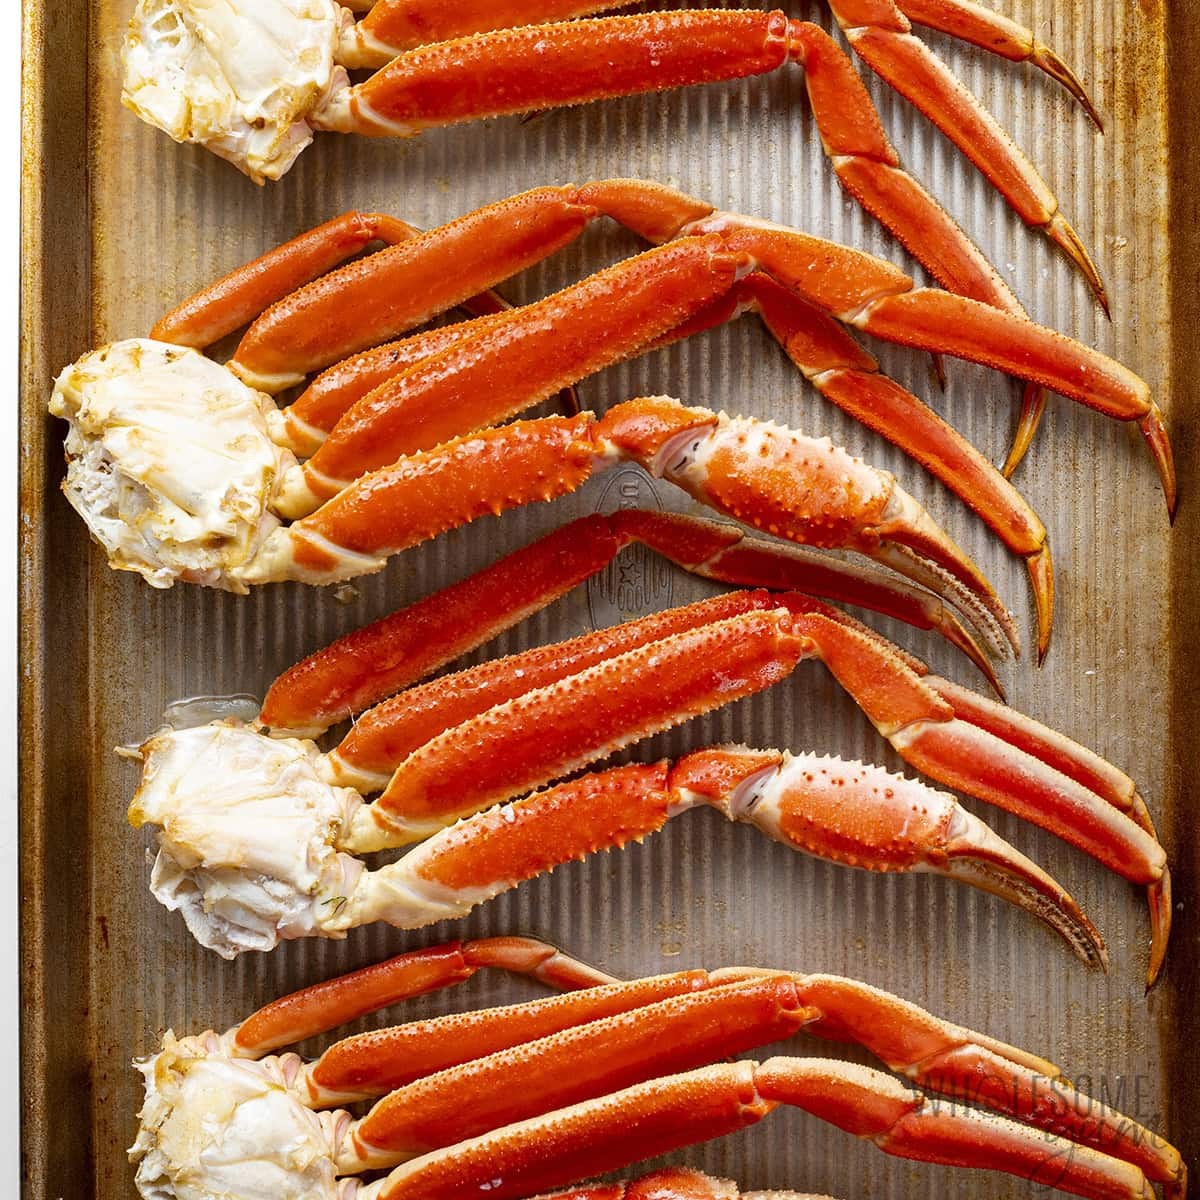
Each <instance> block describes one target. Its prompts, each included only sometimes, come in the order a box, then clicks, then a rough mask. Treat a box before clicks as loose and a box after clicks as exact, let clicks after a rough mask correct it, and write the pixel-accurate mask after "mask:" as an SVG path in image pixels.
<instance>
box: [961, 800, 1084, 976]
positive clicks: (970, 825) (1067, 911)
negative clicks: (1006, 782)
mask: <svg viewBox="0 0 1200 1200" xmlns="http://www.w3.org/2000/svg"><path fill="white" fill-rule="evenodd" d="M956 823H957V827H956V829H955V831H954V835H953V837H952V839H951V842H950V843H949V844H948V845H947V847H946V851H947V857H946V860H945V866H944V867H943V868H941V869H942V870H943V872H944V873H945V874H947V875H950V876H951V877H953V878H955V879H958V880H960V881H962V882H963V883H969V884H971V885H972V886H973V887H977V888H980V889H981V890H982V891H985V892H991V893H992V895H994V896H999V897H1000V898H1001V899H1003V900H1007V901H1008V902H1009V903H1010V904H1015V905H1016V906H1017V907H1018V908H1022V909H1024V910H1025V911H1026V912H1027V913H1029V914H1030V915H1031V916H1034V917H1037V919H1038V920H1039V921H1041V922H1043V923H1044V924H1045V925H1047V926H1049V927H1050V928H1051V929H1052V930H1054V932H1055V933H1057V934H1058V935H1059V936H1060V937H1061V938H1062V939H1063V940H1064V941H1065V942H1066V943H1067V944H1068V945H1069V946H1070V947H1071V949H1072V950H1074V951H1075V953H1076V955H1077V956H1078V957H1079V958H1080V959H1082V961H1083V962H1085V963H1087V965H1088V966H1089V967H1099V968H1100V969H1101V970H1103V971H1107V970H1108V948H1107V947H1106V946H1105V944H1104V939H1103V938H1102V937H1101V936H1100V933H1099V931H1098V930H1097V929H1096V927H1095V926H1094V925H1093V924H1092V923H1091V921H1089V920H1088V918H1087V915H1086V914H1085V913H1084V911H1083V910H1082V909H1081V908H1080V907H1079V905H1078V904H1077V903H1076V901H1075V898H1074V897H1073V896H1072V895H1071V894H1070V893H1069V892H1068V891H1067V890H1066V889H1065V888H1064V887H1062V885H1061V884H1059V883H1057V882H1056V881H1055V880H1054V879H1052V878H1051V877H1050V876H1049V875H1048V874H1046V872H1045V871H1043V870H1042V868H1041V867H1039V866H1038V865H1037V863H1035V862H1033V861H1032V860H1031V859H1029V858H1026V857H1025V855H1024V854H1022V853H1021V852H1020V851H1019V850H1018V849H1016V847H1015V846H1011V845H1009V843H1008V842H1006V841H1005V840H1004V839H1003V838H1001V837H999V836H998V835H997V834H996V832H995V831H994V830H993V829H991V828H989V827H988V826H987V825H985V824H984V823H983V822H982V821H980V820H979V819H978V817H975V816H974V815H972V814H970V813H968V812H967V811H966V810H965V809H959V810H958V812H957V813H956Z"/></svg>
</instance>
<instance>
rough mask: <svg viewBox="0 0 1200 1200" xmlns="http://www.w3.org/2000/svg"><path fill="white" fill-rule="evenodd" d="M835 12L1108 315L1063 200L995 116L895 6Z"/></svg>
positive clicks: (870, 60) (862, 5)
mask: <svg viewBox="0 0 1200 1200" xmlns="http://www.w3.org/2000/svg"><path fill="white" fill-rule="evenodd" d="M829 8H830V11H831V12H832V13H833V15H834V17H835V18H836V19H837V22H838V24H839V25H840V26H841V28H842V32H843V33H844V34H845V35H846V39H847V41H849V43H850V45H851V46H852V47H853V48H854V52H855V54H857V55H858V56H859V57H860V58H861V59H862V60H863V61H864V62H865V63H866V64H867V65H868V66H869V67H870V68H871V69H872V70H873V71H874V72H875V73H876V74H877V75H879V76H880V78H882V79H884V80H886V82H887V83H888V85H889V86H890V87H892V88H894V89H895V90H896V91H897V92H899V93H900V95H902V96H903V97H904V98H905V99H906V100H908V101H909V102H910V103H911V104H912V105H913V106H914V107H916V108H917V109H919V110H920V111H921V112H922V113H924V115H925V116H926V117H928V118H929V120H930V121H932V122H933V123H934V124H935V125H936V126H937V127H938V128H939V129H940V130H941V131H942V132H943V133H944V134H945V135H946V136H947V137H948V138H949V139H950V140H951V141H952V142H953V143H954V144H955V145H956V146H957V147H958V148H959V149H960V150H961V151H962V152H963V154H965V155H966V156H967V158H969V159H970V160H971V162H973V163H974V164H975V166H976V167H978V168H979V170H980V171H981V172H982V173H983V174H984V175H985V176H986V177H987V178H988V179H989V180H990V181H991V183H992V186H993V187H995V189H996V190H997V191H998V192H1000V194H1001V195H1002V196H1003V197H1004V198H1005V199H1006V200H1007V201H1008V203H1009V204H1010V205H1011V207H1012V208H1013V210H1014V211H1015V212H1016V213H1017V215H1018V216H1019V217H1020V218H1021V220H1022V221H1024V222H1025V224H1026V225H1028V226H1029V227H1030V228H1031V229H1037V230H1040V231H1041V232H1043V233H1045V234H1046V235H1047V236H1048V237H1049V238H1050V240H1051V241H1053V242H1054V243H1055V244H1056V245H1058V247H1059V248H1060V249H1061V250H1063V251H1064V253H1065V254H1066V255H1067V257H1068V258H1070V259H1071V261H1072V262H1073V263H1074V264H1075V265H1076V266H1077V267H1078V268H1079V270H1080V271H1081V272H1082V273H1083V276H1084V278H1085V279H1086V280H1087V281H1088V286H1089V287H1090V288H1091V289H1092V293H1093V295H1094V296H1095V297H1096V299H1097V301H1098V302H1099V303H1100V305H1101V307H1102V308H1103V309H1104V312H1105V314H1106V315H1107V314H1108V311H1109V310H1108V296H1107V295H1106V293H1105V289H1104V281H1103V280H1102V279H1101V278H1100V273H1099V271H1097V270H1096V266H1095V264H1094V263H1093V262H1092V260H1091V257H1090V256H1089V254H1088V252H1087V250H1086V249H1085V248H1084V245H1083V243H1082V242H1081V241H1080V240H1079V235H1078V234H1077V233H1076V232H1075V230H1074V229H1072V227H1071V225H1070V223H1069V222H1068V221H1067V219H1066V218H1065V217H1064V216H1063V214H1062V210H1061V209H1060V208H1059V204H1058V199H1057V197H1056V196H1055V195H1054V193H1053V192H1052V191H1051V190H1050V188H1049V187H1047V185H1046V182H1045V181H1044V180H1043V179H1042V177H1041V176H1040V175H1039V174H1038V172H1037V169H1036V168H1035V167H1034V165H1033V164H1032V163H1031V162H1030V161H1029V159H1027V158H1026V157H1025V155H1024V154H1022V153H1021V151H1020V150H1019V149H1018V148H1017V146H1016V144H1015V143H1014V142H1013V140H1012V138H1011V137H1009V135H1008V134H1007V133H1006V132H1005V130H1004V128H1003V127H1002V126H1001V125H1000V124H999V123H998V122H997V121H996V119H995V118H994V117H993V116H992V114H991V113H989V112H988V111H987V109H986V108H984V107H983V105H982V104H980V103H979V101H978V100H977V99H976V98H975V97H974V96H973V95H972V94H971V92H970V91H968V89H967V88H965V87H964V86H963V85H962V83H960V82H959V80H958V79H956V78H955V76H954V73H953V72H952V71H951V70H950V68H949V67H947V66H946V64H945V63H944V62H942V60H941V59H940V58H938V56H937V55H936V54H934V52H933V51H932V50H930V48H929V47H928V46H927V45H926V44H925V43H924V42H923V41H921V39H920V38H918V37H916V36H914V34H913V33H912V26H911V25H910V24H909V22H908V19H907V18H906V17H905V15H904V13H903V12H901V11H900V7H899V6H898V5H897V3H896V2H895V0H829Z"/></svg>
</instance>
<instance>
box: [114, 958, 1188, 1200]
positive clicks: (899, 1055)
mask: <svg viewBox="0 0 1200 1200" xmlns="http://www.w3.org/2000/svg"><path fill="white" fill-rule="evenodd" d="M495 963H501V964H503V965H508V966H511V967H513V968H514V969H516V970H519V971H524V972H526V973H532V974H537V975H540V977H542V978H544V979H547V980H548V981H550V982H553V983H557V984H559V985H560V986H566V987H576V988H580V989H581V990H577V991H572V992H569V993H568V994H566V995H563V996H557V997H551V998H547V999H542V1000H534V1001H531V1002H527V1003H524V1004H516V1005H510V1006H508V1007H505V1008H496V1009H487V1010H482V1011H476V1012H467V1013H457V1014H453V1015H450V1016H445V1017H439V1018H433V1019H429V1020H424V1021H415V1022H411V1023H409V1024H406V1025H399V1026H394V1027H392V1028H386V1029H378V1030H374V1031H372V1032H368V1033H363V1034H357V1035H352V1036H350V1037H347V1038H344V1039H343V1040H341V1041H339V1042H337V1043H335V1044H334V1045H333V1046H331V1047H330V1048H329V1049H328V1050H326V1051H325V1053H324V1054H322V1055H321V1056H320V1057H319V1058H317V1059H315V1060H313V1061H305V1060H303V1059H301V1058H299V1057H298V1056H297V1055H295V1054H291V1053H287V1054H282V1055H281V1054H276V1053H275V1051H278V1050H280V1049H281V1048H282V1047H284V1046H286V1045H289V1044H293V1043H295V1042H298V1041H300V1040H302V1039H303V1038H305V1037H307V1036H311V1035H313V1034H315V1033H319V1032H325V1031H327V1030H330V1029H333V1028H335V1027H336V1026H338V1025H340V1024H343V1023H344V1022H346V1021H347V1020H349V1019H352V1018H354V1017H358V1016H361V1015H364V1014H366V1013H370V1012H374V1011H377V1010H379V1009H381V1008H383V1007H385V1006H387V1005H390V1004H393V1003H396V1002H397V1001H399V1000H400V999H403V998H404V997H405V996H407V995H410V994H414V993H417V992H422V991H428V990H429V989H430V988H431V987H432V986H436V985H437V980H438V978H439V976H440V977H441V978H443V979H444V981H445V982H447V983H453V982H457V981H458V980H460V979H462V978H464V977H465V976H467V975H469V974H471V973H472V972H473V971H474V970H477V969H478V968H479V967H480V966H481V965H490V964H495ZM589 976H590V978H589ZM801 1031H805V1032H808V1033H811V1034H816V1035H817V1036H819V1037H822V1038H830V1039H834V1040H839V1041H854V1042H858V1043H859V1044H861V1045H862V1046H864V1047H866V1048H867V1049H868V1050H870V1051H871V1052H872V1053H873V1054H874V1055H876V1056H877V1057H878V1058H880V1059H881V1060H882V1061H883V1062H884V1063H885V1064H886V1065H887V1066H888V1067H890V1068H891V1069H892V1070H893V1071H895V1072H897V1073H898V1074H900V1075H901V1076H903V1077H904V1078H905V1079H906V1080H907V1081H908V1082H909V1083H911V1084H913V1085H915V1086H914V1087H909V1086H906V1085H905V1084H902V1083H901V1082H900V1081H899V1080H897V1079H896V1078H895V1077H894V1076H892V1075H888V1074H885V1073H883V1072H881V1071H878V1070H875V1069H872V1068H868V1067H863V1066H855V1065H851V1064H848V1063H845V1062H841V1061H838V1060H836V1059H816V1058H797V1057H777V1058H771V1059H768V1060H766V1061H764V1062H751V1061H737V1062H732V1063H730V1062H724V1063H722V1062H721V1060H722V1059H726V1058H728V1057H729V1056H730V1055H733V1054H738V1053H742V1052H745V1051H747V1050H751V1049H755V1048H757V1047H759V1046H763V1045H767V1044H769V1043H771V1042H775V1041H779V1040H782V1039H785V1038H788V1037H790V1036H792V1035H793V1034H795V1033H797V1032H801ZM139 1066H140V1068H141V1070H142V1072H143V1074H144V1076H145V1079H146V1103H145V1106H144V1107H143V1109H142V1113H141V1130H140V1132H139V1135H138V1139H137V1142H136V1143H135V1145H134V1147H133V1149H132V1151H131V1157H132V1158H133V1159H134V1161H136V1162H137V1163H138V1175H137V1179H138V1185H139V1188H140V1189H141V1191H142V1193H143V1195H146V1196H154V1197H172V1196H182V1195H192V1194H196V1192H197V1191H203V1190H204V1189H205V1188H207V1189H209V1190H212V1191H216V1192H218V1193H219V1192H220V1187H221V1185H223V1184H224V1183H225V1182H226V1180H225V1178H224V1176H225V1174H226V1173H228V1172H229V1171H230V1169H231V1167H232V1169H233V1170H236V1171H237V1172H238V1178H239V1182H240V1190H239V1194H240V1195H245V1196H254V1197H255V1198H257V1197H258V1196H259V1195H262V1196H263V1197H264V1200H265V1198H266V1196H268V1195H271V1196H277V1195H280V1194H296V1193H295V1191H294V1189H295V1188H296V1186H297V1185H298V1184H301V1183H302V1184H303V1185H304V1186H305V1188H306V1189H307V1190H305V1192H304V1194H305V1195H307V1196H314V1197H329V1198H330V1200H332V1198H334V1197H341V1198H344V1200H349V1198H350V1197H356V1198H357V1200H397V1198H398V1197H414V1198H415V1197H421V1198H422V1200H431V1198H442V1197H445V1198H446V1200H450V1198H451V1197H461V1196H464V1195H472V1194H476V1193H477V1192H479V1191H486V1192H488V1193H489V1194H491V1193H492V1192H496V1193H497V1194H499V1195H500V1196H502V1197H506V1198H513V1200H516V1198H520V1197H528V1196H531V1195H533V1194H535V1193H537V1192H539V1191H542V1190H545V1189H548V1188H555V1187H562V1186H564V1185H568V1184H572V1183H575V1182H577V1181H579V1180H583V1179H587V1178H589V1177H591V1176H594V1175H597V1174H600V1173H603V1172H605V1171H610V1170H618V1169H622V1168H624V1167H627V1166H629V1165H632V1164H633V1163H636V1162H638V1161H641V1160H643V1159H645V1158H649V1157H653V1156H654V1155H657V1154H661V1153H663V1152H665V1151H669V1150H674V1149H676V1148H679V1147H681V1146H686V1145H690V1144H693V1143H696V1142H700V1141H705V1140H708V1139H710V1138H714V1137H718V1136H720V1135H722V1134H724V1133H728V1132H732V1131H733V1130H736V1129H739V1128H743V1127H744V1126H746V1125H750V1124H753V1123H754V1122H756V1121H758V1120H760V1119H761V1118H762V1117H764V1116H765V1115H766V1114H767V1113H768V1112H770V1111H771V1110H772V1109H774V1108H776V1107H778V1106H780V1105H786V1106H794V1107H798V1108H801V1109H804V1110H806V1111H807V1112H809V1113H812V1114H813V1115H815V1116H817V1117H818V1118H820V1119H821V1120H824V1121H827V1122H829V1123H830V1124H833V1125H835V1126H838V1127H839V1128H841V1129H844V1130H846V1131H847V1132H850V1133H854V1134H857V1135H858V1136H860V1137H865V1138H868V1139H869V1140H871V1141H873V1142H875V1144H876V1145H877V1146H879V1148H880V1149H882V1150H884V1151H885V1152H886V1153H889V1154H896V1155H900V1156H902V1157H907V1158H915V1159H919V1160H921V1161H925V1162H935V1163H936V1162H940V1163H950V1164H955V1165H961V1166H972V1167H983V1168H990V1169H995V1170H1002V1171H1006V1172H1008V1173H1010V1174H1012V1175H1016V1176H1018V1177H1024V1178H1030V1179H1040V1180H1043V1181H1045V1180H1050V1181H1051V1182H1052V1186H1055V1187H1057V1188H1058V1189H1061V1190H1063V1191H1068V1192H1073V1193H1075V1194H1077V1195H1083V1196H1089V1197H1096V1198H1097V1200H1099V1198H1101V1197H1104V1198H1109V1197H1130V1198H1138V1200H1141V1198H1144V1197H1149V1196H1150V1195H1151V1194H1152V1192H1151V1186H1150V1181H1154V1182H1155V1183H1159V1184H1161V1185H1162V1188H1163V1194H1164V1196H1180V1197H1181V1196H1182V1195H1183V1194H1184V1189H1185V1186H1186V1173H1185V1170H1184V1167H1183V1164H1182V1163H1181V1161H1180V1158H1179V1155H1178V1153H1177V1152H1176V1151H1175V1149H1174V1148H1173V1147H1172V1146H1171V1145H1170V1144H1169V1143H1167V1142H1165V1141H1164V1140H1163V1139H1161V1138H1159V1137H1157V1136H1155V1135H1153V1134H1152V1133H1150V1131H1148V1130H1146V1129H1144V1128H1142V1127H1141V1126H1139V1125H1137V1124H1136V1123H1135V1122H1133V1121H1131V1120H1130V1119H1129V1118H1127V1117H1125V1116H1123V1115H1122V1114H1120V1113H1118V1112H1116V1111H1115V1110H1113V1109H1110V1108H1108V1107H1107V1106H1105V1105H1103V1104H1100V1103H1098V1102H1096V1101H1095V1100H1092V1099H1091V1098H1089V1097H1087V1096H1086V1095H1084V1094H1083V1093H1081V1092H1078V1091H1077V1090H1076V1089H1074V1088H1073V1087H1071V1085H1070V1084H1068V1083H1067V1082H1066V1081H1065V1080H1064V1079H1063V1078H1062V1074H1061V1072H1060V1071H1059V1069H1058V1068H1057V1067H1055V1066H1054V1065H1053V1064H1052V1063H1048V1062H1046V1061H1044V1060H1043V1059H1040V1058H1038V1057H1036V1056H1034V1055H1031V1054H1029V1053H1027V1052H1025V1051H1023V1050H1020V1049H1017V1048H1015V1047H1012V1046H1008V1045H1005V1044H1004V1043H1002V1042H998V1041H996V1040H994V1039H992V1038H989V1037H987V1036H985V1035H982V1034H977V1033H973V1032H972V1031H970V1030H967V1029H962V1028H960V1027H958V1026H955V1025H951V1024H949V1023H948V1022H945V1021H942V1020H940V1019H938V1018H937V1017H934V1016H933V1015H931V1014H930V1013H927V1012H925V1011H924V1010H922V1009H920V1008H918V1007H917V1006H916V1005H913V1004H910V1003H908V1002H907V1001H904V1000H902V999H900V998H899V997H897V996H894V995H891V994H889V993H887V992H884V991H880V990H879V989H876V988H872V987H869V986H867V985H865V984H861V983H858V982H856V981H854V980H851V979H846V978H842V977H839V976H832V975H801V974H796V973H793V972H787V971H763V970H749V969H744V968H727V969H724V970H719V971H681V972H677V973H675V974H672V975H664V976H659V977H655V978H649V979H641V980H635V981H633V982H629V983H620V982H616V981H604V980H602V979H600V978H597V977H596V975H595V973H594V972H590V971H589V969H588V968H586V967H583V966H582V965H581V964H577V963H574V962H573V961H572V960H570V959H567V958H565V957H564V956H563V955H561V954H558V953H557V952H555V951H553V950H552V949H551V948H549V947H546V946H544V945H542V944H540V943H535V942H529V941H527V940H524V939H500V940H499V941H498V942H489V941H484V942H468V943H465V944H461V945H460V944H457V943H455V944H452V945H450V946H443V947H435V948H433V949H431V950H426V951H417V952H414V953H410V954H406V955H401V956H399V957H398V958H395V959H392V960H389V961H388V962H384V963H381V964H379V965H377V966H375V967H369V968H366V969H365V970H362V971H358V972H355V973H353V974H350V975H347V976H344V977H342V978H340V979H335V980H331V981H329V982H327V983H324V984H318V985H316V986H315V987H313V988H309V989H306V990H304V991H301V992H298V993H294V994H293V995H291V996H287V997H284V998H283V999H282V1000H279V1001H276V1002H275V1003H274V1004H269V1005H267V1006H266V1007H265V1008H264V1009H260V1010H259V1011H258V1012H257V1013H255V1014H254V1015H253V1016H251V1017H250V1018H249V1019H248V1020H246V1021H245V1022H243V1023H242V1024H241V1025H239V1026H237V1027H236V1028H234V1029H231V1030H229V1031H228V1032H227V1033H225V1034H221V1035H218V1034H216V1033H212V1032H209V1033H205V1034H200V1035H198V1036H190V1037H185V1038H182V1039H176V1038H175V1037H174V1035H173V1034H170V1033H168V1034H167V1035H166V1036H165V1038H164V1039H163V1045H162V1048H161V1049H160V1050H159V1052H158V1053H157V1054H155V1055H153V1056H151V1057H150V1058H148V1059H145V1060H143V1061H142V1062H141V1063H140V1064H139ZM918 1088H920V1089H927V1090H928V1091H929V1092H931V1093H934V1095H933V1096H930V1095H926V1094H925V1092H923V1091H920V1090H916V1089H918ZM938 1095H940V1096H943V1097H947V1098H948V1099H950V1100H953V1101H954V1103H945V1102H942V1101H940V1100H939V1099H937V1098H936V1096H938ZM361 1101H370V1102H373V1103H372V1104H371V1106H370V1107H369V1108H368V1109H367V1111H366V1112H365V1115H363V1116H359V1117H355V1116H353V1115H352V1114H351V1113H350V1112H349V1111H347V1110H346V1108H345V1107H344V1106H345V1105H348V1104H354V1103H357V1102H361ZM963 1101H967V1102H969V1103H970V1104H972V1105H979V1106H981V1107H979V1108H974V1107H967V1106H966V1105H965V1104H964V1103H963ZM1051 1168H1053V1171H1052V1172H1051ZM381 1170H382V1171H389V1173H388V1174H386V1175H384V1176H382V1177H381V1178H378V1179H376V1180H375V1181H374V1182H370V1183H362V1182H359V1181H358V1180H357V1179H356V1178H355V1177H356V1176H357V1175H359V1174H360V1173H362V1172H364V1171H381ZM339 1178H340V1179H341V1182H340V1183H339ZM264 1185H266V1186H264ZM206 1194H207V1193H206ZM576 1194H580V1193H576ZM581 1194H582V1195H589V1194H595V1195H601V1196H612V1195H616V1196H620V1195H622V1192H621V1191H616V1192H615V1193H614V1192H613V1191H612V1190H608V1191H599V1192H597V1193H590V1192H586V1191H585V1192H583V1193H581ZM627 1194H628V1193H626V1195H627ZM633 1194H635V1195H636V1194H637V1193H636V1192H635V1193H633ZM667 1194H668V1195H670V1194H673V1193H670V1192H668V1193H667ZM684 1194H694V1193H686V1192H685V1193H684ZM700 1194H701V1195H706V1194H711V1193H706V1192H701V1193H700Z"/></svg>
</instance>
